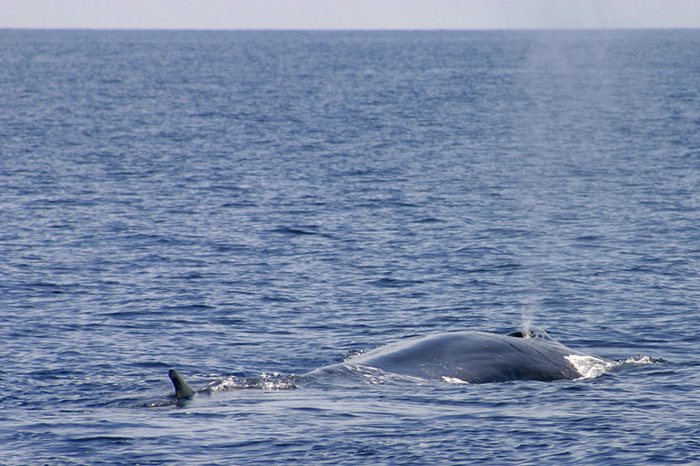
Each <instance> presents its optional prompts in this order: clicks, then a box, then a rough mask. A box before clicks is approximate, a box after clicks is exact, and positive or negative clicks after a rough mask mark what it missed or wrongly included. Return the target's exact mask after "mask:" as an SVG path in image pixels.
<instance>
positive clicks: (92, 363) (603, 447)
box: [0, 30, 700, 465]
mask: <svg viewBox="0 0 700 466" xmlns="http://www.w3.org/2000/svg"><path fill="white" fill-rule="evenodd" d="M698 50H700V32H699V31H695V30H688V31H579V32H564V31H559V32H544V31H540V32H537V31H532V32H524V31H521V32H495V31H494V32H148V31H139V32H136V31H132V32H124V31H116V32H105V31H102V32H100V31H12V30H3V31H0V361H1V364H0V464H8V465H15V464H17V465H20V464H285V463H292V464H334V465H335V464H362V465H364V464H387V465H389V464H391V465H394V464H416V465H418V464H595V465H600V464H693V463H700V441H699V440H698V439H699V438H700V427H699V426H700V423H699V422H698V417H699V416H700V361H699V359H698V350H699V349H700V332H699V331H698V328H700V55H699V54H698V53H697V51H698ZM522 327H540V328H544V329H546V330H547V331H548V332H549V334H550V335H552V336H553V337H554V338H556V339H557V340H559V341H561V342H562V343H564V344H566V345H567V346H569V347H571V348H574V349H577V350H580V351H584V352H587V353H590V354H593V355H596V356H601V357H605V358H610V359H613V360H624V361H627V362H628V363H627V364H625V365H624V366H623V367H621V368H618V369H617V370H611V371H608V372H606V373H604V374H602V375H600V376H598V377H593V378H588V379H583V380H574V381H560V382H550V383H545V382H531V381H517V382H508V383H494V384H484V385H465V384H455V383H446V382H445V383H440V382H435V383H432V382H430V383H429V382H425V383H417V382H408V381H402V380H393V379H390V378H385V377H366V378H359V379H357V378H351V377H348V378H347V379H343V378H342V377H341V378H336V379H333V380H328V381H323V380H320V381H318V382H317V383H314V384H309V385H301V386H298V387H296V388H295V389H290V388H292V387H289V386H287V385H285V384H284V383H283V381H284V380H286V377H287V376H288V375H291V374H303V373H306V372H308V371H311V370H313V369H315V368H318V367H321V366H324V365H328V364H332V363H336V362H338V361H342V360H344V359H346V358H347V357H349V356H351V355H353V354H356V353H357V352H362V351H366V350H369V349H372V348H376V347H378V346H381V345H383V344H386V343H390V342H394V341H398V340H400V339H401V338H405V337H408V336H412V335H421V334H427V333H432V332H443V331H453V330H480V331H491V332H496V333H505V332H509V331H512V330H515V329H519V328H522ZM171 367H174V368H176V369H177V370H178V371H179V372H181V373H182V374H183V375H184V376H185V377H186V378H187V379H188V380H189V381H190V383H191V385H193V386H194V387H198V388H199V387H204V386H206V385H207V384H209V383H212V382H213V383H215V384H218V386H224V385H226V384H227V383H229V384H233V385H235V383H232V382H235V381H241V380H257V381H258V382H257V383H253V384H252V385H254V388H253V389H233V390H228V391H221V392H220V393H215V394H212V395H211V396H200V397H197V398H195V399H194V400H192V401H191V402H188V403H180V404H176V403H174V402H173V400H172V398H171V397H170V395H171V393H172V386H171V384H170V382H169V380H168V377H167V371H168V369H169V368H171ZM239 387H240V385H239Z"/></svg>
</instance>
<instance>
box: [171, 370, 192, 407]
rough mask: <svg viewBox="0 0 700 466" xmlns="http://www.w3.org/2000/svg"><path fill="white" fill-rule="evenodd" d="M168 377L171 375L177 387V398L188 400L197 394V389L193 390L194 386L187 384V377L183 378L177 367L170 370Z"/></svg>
mask: <svg viewBox="0 0 700 466" xmlns="http://www.w3.org/2000/svg"><path fill="white" fill-rule="evenodd" d="M168 377H170V380H171V381H172V383H173V387H175V398H177V399H178V400H187V399H190V398H192V397H193V396H194V395H195V391H194V390H192V387H190V386H189V385H187V382H185V379H184V378H182V376H181V375H180V374H178V373H177V371H176V370H175V369H170V370H169V371H168Z"/></svg>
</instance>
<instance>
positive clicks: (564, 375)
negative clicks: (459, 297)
mask: <svg viewBox="0 0 700 466" xmlns="http://www.w3.org/2000/svg"><path fill="white" fill-rule="evenodd" d="M613 364H614V363H613V361H610V360H607V359H605V358H600V357H596V356H592V355H589V354H586V353H583V352H580V351H577V350H574V349H571V348H569V347H567V346H565V345H563V344H562V343H559V342H558V341H556V340H554V339H552V338H551V337H550V336H549V335H548V334H547V333H546V332H545V331H543V330H539V331H534V330H528V331H515V332H512V333H509V334H507V335H501V334H495V333H488V332H479V331H456V332H443V333H433V334H428V335H422V336H414V337H410V338H405V339H402V340H399V341H397V342H395V343H390V344H387V345H384V346H381V347H378V348H376V349H374V350H371V351H368V352H365V353H361V354H359V355H357V356H354V357H352V358H350V359H347V360H345V361H343V362H340V363H337V364H331V365H328V366H323V367H320V368H318V369H315V370H313V371H311V372H308V373H306V374H304V375H302V376H299V377H297V379H296V380H297V381H299V382H301V383H303V382H308V381H310V380H314V379H320V378H323V377H326V376H329V375H331V374H338V373H344V372H348V371H349V372H353V373H363V372H367V371H372V372H373V373H375V374H376V373H377V372H378V373H383V374H387V375H388V376H398V377H400V378H404V379H410V380H420V381H442V382H450V383H465V384H483V383H496V382H510V381H518V380H531V381H541V382H551V381H556V380H575V379H579V378H584V377H588V376H590V375H591V374H593V375H599V374H601V373H602V372H604V371H605V370H607V369H609V368H610V367H612V365H613ZM168 375H169V376H170V380H171V381H172V383H173V387H174V388H175V398H177V399H189V398H192V397H193V396H194V395H195V394H196V393H197V392H196V391H195V390H193V389H192V388H191V387H190V386H189V385H188V384H187V382H186V381H185V379H184V378H183V377H182V376H181V375H180V374H179V373H178V372H177V371H175V370H174V369H170V371H169V373H168Z"/></svg>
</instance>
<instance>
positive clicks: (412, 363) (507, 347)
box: [318, 332, 586, 383]
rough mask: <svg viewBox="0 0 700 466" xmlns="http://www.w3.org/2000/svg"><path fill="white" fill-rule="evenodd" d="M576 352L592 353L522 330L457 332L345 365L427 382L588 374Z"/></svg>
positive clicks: (404, 343)
mask: <svg viewBox="0 0 700 466" xmlns="http://www.w3.org/2000/svg"><path fill="white" fill-rule="evenodd" d="M572 356H574V357H575V356H586V355H584V354H583V353H580V352H578V351H574V350H572V349H571V348H567V347H566V346H564V345H562V344H560V343H557V342H556V341H554V340H551V339H546V338H544V337H535V338H526V337H523V336H522V334H521V333H520V332H516V333H513V334H510V335H497V334H493V333H485V332H452V333H439V334H433V335H427V336H421V337H414V338H409V339H406V340H402V341H399V342H397V343H393V344H390V345H386V346H383V347H380V348H377V349H375V350H372V351H369V352H367V353H364V354H362V355H360V356H358V357H355V358H352V359H350V360H348V361H345V362H343V363H341V365H344V366H355V367H368V368H375V369H380V370H382V371H384V372H387V373H390V374H398V375H402V376H407V377H415V378H418V379H426V380H457V381H461V382H466V383H489V382H506V381H510V380H540V381H552V380H560V379H576V378H579V377H582V374H581V373H580V372H579V370H578V369H577V368H576V366H575V364H574V362H573V361H574V359H572ZM329 367H332V366H329ZM326 369H327V368H321V369H319V370H318V371H319V372H322V371H324V370H326Z"/></svg>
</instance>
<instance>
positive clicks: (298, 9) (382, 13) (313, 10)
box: [0, 0, 700, 29]
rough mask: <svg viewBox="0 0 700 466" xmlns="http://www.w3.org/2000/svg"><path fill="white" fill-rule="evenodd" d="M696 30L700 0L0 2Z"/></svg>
mask: <svg viewBox="0 0 700 466" xmlns="http://www.w3.org/2000/svg"><path fill="white" fill-rule="evenodd" d="M650 27H651V28H669V27H691V28H700V0H0V28H128V29H131V28H147V29H151V28H157V29H162V28H168V29H170V28H175V29H503V28H650Z"/></svg>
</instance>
